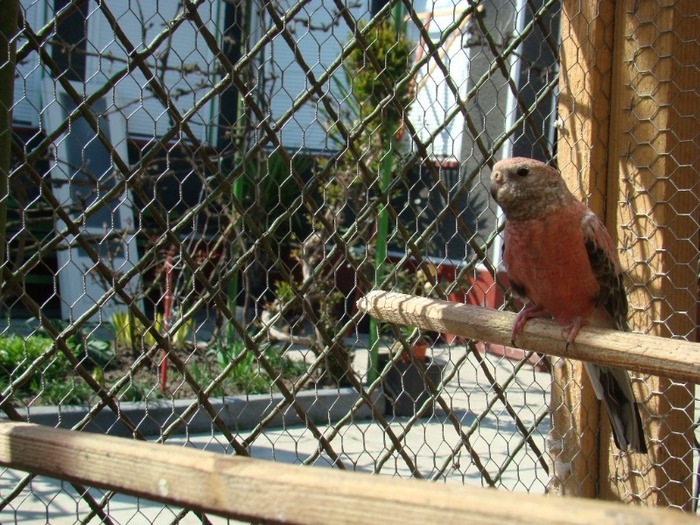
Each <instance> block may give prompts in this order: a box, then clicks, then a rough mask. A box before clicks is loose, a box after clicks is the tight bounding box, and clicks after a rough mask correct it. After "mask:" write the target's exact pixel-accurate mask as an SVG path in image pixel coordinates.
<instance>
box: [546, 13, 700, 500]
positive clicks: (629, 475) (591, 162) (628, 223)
mask: <svg viewBox="0 0 700 525" xmlns="http://www.w3.org/2000/svg"><path fill="white" fill-rule="evenodd" d="M562 6H563V7H562V54H561V57H562V58H561V61H562V65H561V82H560V89H561V97H560V107H559V112H560V116H561V118H562V129H561V136H560V140H559V144H558V151H559V157H558V160H559V166H560V168H561V170H562V173H563V174H564V176H565V178H566V179H567V182H568V184H569V186H570V187H571V188H572V189H573V190H574V191H577V190H578V191H579V192H580V195H581V196H582V197H584V198H586V197H587V199H588V203H589V205H590V206H591V207H592V208H593V209H594V210H595V211H596V212H597V213H599V214H600V215H601V216H602V217H605V219H606V223H607V225H608V228H609V229H610V230H611V233H613V235H615V236H616V237H617V244H618V246H621V247H622V249H623V250H624V251H623V256H622V262H623V265H624V266H626V267H627V268H628V269H629V275H630V277H631V279H630V282H628V283H627V284H628V286H630V287H631V293H630V306H631V310H632V312H633V316H632V324H633V327H634V328H635V329H636V330H640V331H643V332H646V333H651V334H654V335H664V336H669V337H670V336H678V337H685V338H688V339H691V340H692V339H694V336H695V310H696V306H697V260H698V249H697V229H698V212H697V210H698V190H697V187H696V186H697V185H696V179H697V169H698V160H699V159H700V155H699V154H698V138H697V131H696V129H697V125H696V124H695V119H694V117H696V115H697V111H696V110H695V109H694V108H695V107H697V105H698V103H699V102H700V101H699V100H698V95H697V94H696V91H695V90H696V89H697V86H698V85H700V79H699V78H698V76H699V75H698V71H697V68H696V67H695V66H694V65H693V64H695V61H696V59H697V56H698V44H697V41H696V39H695V36H694V35H693V27H692V20H693V19H695V20H697V16H698V12H700V6H699V5H697V3H695V2H692V1H686V2H674V3H669V4H668V6H662V5H661V4H660V3H659V2H656V1H650V0H649V1H648V0H641V1H640V0H629V1H628V0H625V1H620V2H613V1H610V0H604V1H602V2H598V1H593V0H586V1H583V2H578V3H574V2H564V3H563V4H562ZM580 379H582V378H581V373H580V370H579V367H578V366H576V365H570V364H566V365H565V366H564V365H562V366H559V367H556V369H555V388H554V391H553V404H552V408H553V421H554V425H555V427H556V426H558V425H563V426H560V427H559V428H560V432H561V431H562V430H566V431H568V430H570V429H571V430H574V432H567V433H566V437H567V441H566V442H565V443H564V446H565V448H564V450H565V451H566V452H565V456H562V459H569V458H570V459H572V460H573V463H572V475H571V476H569V477H568V478H564V479H563V480H557V479H554V480H553V489H555V490H557V489H558V491H559V492H564V493H572V492H571V490H576V489H575V487H576V485H577V484H578V485H579V486H580V489H579V490H580V495H585V496H587V495H591V494H593V495H596V496H598V497H602V498H607V499H622V500H638V501H643V502H644V503H645V504H648V505H673V506H679V507H683V508H688V507H689V503H690V499H691V498H690V496H691V494H692V454H691V446H692V439H693V436H692V422H693V421H692V418H693V398H694V396H693V391H692V388H691V386H690V385H682V384H678V383H675V384H674V383H672V382H671V381H669V380H667V379H664V378H657V377H647V378H645V379H646V386H645V387H644V388H637V390H636V393H637V396H638V399H640V400H644V404H645V406H646V408H647V409H648V412H647V410H643V411H642V415H643V419H644V420H645V422H646V424H645V427H646V430H647V433H648V437H649V439H650V441H649V443H648V444H649V448H650V452H649V455H648V456H642V455H633V456H627V457H624V458H621V457H620V456H619V455H618V454H617V451H616V450H614V449H613V450H611V449H610V448H611V446H610V429H609V424H608V422H607V418H605V417H602V418H600V420H599V419H598V414H599V410H598V408H597V403H596V402H595V400H591V392H590V387H589V386H588V382H587V381H586V380H584V381H583V382H582V383H579V380H580ZM582 387H583V388H582ZM567 405H568V406H567ZM569 409H571V410H572V412H571V414H572V415H569V412H568V410H569ZM569 419H570V420H571V421H573V422H574V425H573V429H572V428H571V427H572V425H571V423H570V422H569ZM598 420H599V421H600V433H596V429H597V428H598V427H597V422H598ZM584 423H588V424H589V425H594V424H595V425H594V426H592V428H590V429H585V428H584ZM569 434H575V435H576V436H570V435H569ZM591 434H592V435H591ZM591 438H593V440H594V442H595V443H594V444H593V445H592V444H591ZM577 441H578V442H577ZM572 445H573V446H572ZM566 446H568V447H569V448H568V449H567V448H566ZM596 458H598V463H597V467H596V466H594V465H595V463H596V461H595V460H596ZM586 463H587V464H586ZM578 468H580V469H581V470H577V469H578ZM596 487H597V489H596ZM651 487H657V488H658V490H651Z"/></svg>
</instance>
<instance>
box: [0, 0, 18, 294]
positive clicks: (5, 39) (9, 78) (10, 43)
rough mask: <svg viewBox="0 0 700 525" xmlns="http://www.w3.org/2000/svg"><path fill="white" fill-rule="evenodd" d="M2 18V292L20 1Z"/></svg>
mask: <svg viewBox="0 0 700 525" xmlns="http://www.w3.org/2000/svg"><path fill="white" fill-rule="evenodd" d="M2 7H3V16H2V17H0V40H1V42H0V288H2V286H3V284H4V279H3V276H2V269H3V268H4V267H5V259H6V257H7V253H6V251H5V246H6V238H7V235H6V231H5V229H6V226H7V197H8V191H9V184H8V178H9V174H10V164H11V163H10V156H11V153H10V152H11V146H12V103H13V100H14V98H13V95H14V86H15V41H16V35H17V16H18V10H19V1H18V0H10V1H7V2H3V3H2Z"/></svg>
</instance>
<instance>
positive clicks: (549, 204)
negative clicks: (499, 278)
mask: <svg viewBox="0 0 700 525" xmlns="http://www.w3.org/2000/svg"><path fill="white" fill-rule="evenodd" d="M491 195H492V196H493V198H494V199H495V200H496V202H497V203H498V204H499V205H500V207H501V209H502V210H503V213H504V215H505V219H506V222H505V230H504V247H503V262H504V263H505V267H506V271H507V274H508V278H509V279H510V283H511V287H512V289H513V291H514V292H515V293H516V294H517V295H519V296H520V297H521V298H522V299H523V300H524V301H526V305H525V307H524V308H523V309H522V310H521V311H520V313H519V314H518V316H517V317H516V320H515V324H514V325H513V331H512V333H511V338H512V341H513V344H514V345H515V339H516V337H517V335H518V333H519V332H520V331H521V330H522V328H523V327H524V326H525V323H526V322H527V321H528V319H532V318H533V317H545V316H546V317H551V318H553V319H554V320H555V321H557V322H558V323H560V324H562V325H564V326H565V327H566V328H565V337H566V346H567V347H568V346H569V345H570V344H571V343H572V342H573V341H574V339H575V338H576V334H577V333H578V331H579V330H580V329H581V326H583V325H592V326H599V327H608V328H615V329H617V330H625V331H628V330H629V327H628V325H627V296H626V295H625V290H624V287H623V283H622V270H621V268H620V261H619V259H618V257H617V253H616V251H615V246H614V245H613V242H612V239H611V238H610V235H609V234H608V231H607V230H606V229H605V226H604V225H603V223H602V222H601V221H600V219H598V217H597V216H596V215H595V214H594V213H593V212H592V211H591V210H590V209H589V208H588V207H587V206H586V205H584V204H583V203H581V202H580V201H579V200H577V199H576V197H574V195H573V194H572V193H571V192H570V191H569V190H568V189H567V187H566V184H565V182H564V179H562V177H561V175H560V174H559V172H558V171H557V170H556V169H554V168H552V167H550V166H547V165H546V164H543V163H541V162H539V161H536V160H532V159H526V158H513V159H507V160H502V161H499V162H497V163H496V164H495V165H494V167H493V171H492V172H491ZM584 366H585V368H586V371H587V373H588V376H589V377H590V380H591V383H592V384H593V389H594V391H595V393H596V396H597V397H598V399H600V401H602V402H603V404H604V405H605V408H606V409H607V412H608V416H609V417H610V423H611V425H612V431H613V437H614V439H615V444H616V445H617V447H618V448H619V449H621V450H631V451H635V452H644V453H645V452H646V450H647V448H646V443H645V440H644V429H643V427H642V421H641V418H640V416H639V410H638V408H637V404H636V402H635V398H634V393H633V391H632V383H631V381H630V377H629V375H628V373H627V372H626V371H625V370H620V369H618V368H610V367H605V366H598V365H595V364H592V363H584Z"/></svg>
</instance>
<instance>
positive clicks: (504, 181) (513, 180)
mask: <svg viewBox="0 0 700 525" xmlns="http://www.w3.org/2000/svg"><path fill="white" fill-rule="evenodd" d="M491 196H492V197H493V198H494V200H495V201H496V202H497V203H498V205H499V206H500V207H501V208H502V209H503V213H505V215H506V218H508V219H510V220H528V219H531V218H535V217H537V216H539V215H540V214H541V213H543V212H544V211H546V210H548V209H552V208H556V207H560V206H564V205H565V204H566V203H567V201H568V200H569V199H570V198H573V195H572V194H571V192H569V190H568V189H567V187H566V183H565V182H564V179H562V178H561V175H560V174H559V172H558V171H557V170H556V169H554V168H552V167H551V166H547V165H546V164H544V163H542V162H540V161H538V160H533V159H527V158H521V157H516V158H512V159H505V160H501V161H498V162H497V163H496V164H495V165H494V166H493V171H492V172H491Z"/></svg>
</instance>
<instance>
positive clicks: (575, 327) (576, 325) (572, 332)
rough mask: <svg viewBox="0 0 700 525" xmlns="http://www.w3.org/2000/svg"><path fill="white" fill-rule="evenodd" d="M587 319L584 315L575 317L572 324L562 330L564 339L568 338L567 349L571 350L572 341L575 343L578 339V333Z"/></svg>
mask: <svg viewBox="0 0 700 525" xmlns="http://www.w3.org/2000/svg"><path fill="white" fill-rule="evenodd" d="M585 321H586V319H585V318H584V317H575V318H574V319H573V321H572V322H571V324H570V325H569V326H568V327H567V328H565V329H564V331H563V332H562V335H563V336H564V339H566V350H567V351H568V350H569V346H571V343H573V342H574V339H576V336H577V335H578V333H579V331H580V330H581V327H582V326H583V325H584V323H585Z"/></svg>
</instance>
